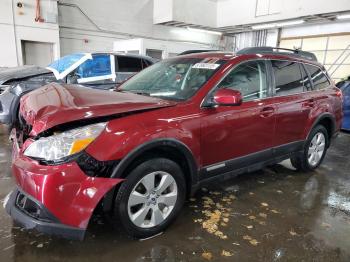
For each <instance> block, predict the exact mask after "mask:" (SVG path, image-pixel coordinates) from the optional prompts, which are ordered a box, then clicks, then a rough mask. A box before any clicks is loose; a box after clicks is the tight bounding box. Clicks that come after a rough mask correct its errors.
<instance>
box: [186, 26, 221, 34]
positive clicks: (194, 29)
mask: <svg viewBox="0 0 350 262" xmlns="http://www.w3.org/2000/svg"><path fill="white" fill-rule="evenodd" d="M187 29H188V30H189V31H192V32H198V33H207V34H213V35H222V33H221V32H218V31H210V30H204V29H198V28H191V27H187Z"/></svg>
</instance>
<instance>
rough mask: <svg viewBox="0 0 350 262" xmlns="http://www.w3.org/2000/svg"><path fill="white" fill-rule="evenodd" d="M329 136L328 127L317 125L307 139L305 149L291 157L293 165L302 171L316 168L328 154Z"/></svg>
mask: <svg viewBox="0 0 350 262" xmlns="http://www.w3.org/2000/svg"><path fill="white" fill-rule="evenodd" d="M328 145H329V138H328V132H327V129H326V128H325V127H324V126H322V125H318V126H316V127H315V128H314V129H313V130H312V131H311V133H310V135H309V138H308V139H307V141H306V143H305V146H304V151H303V152H302V153H300V154H298V155H297V156H295V157H292V158H291V162H292V165H293V166H294V167H295V168H296V169H297V170H300V171H311V170H314V169H316V168H317V167H318V166H319V165H320V164H321V163H322V161H323V158H324V157H325V155H326V152H327V147H328Z"/></svg>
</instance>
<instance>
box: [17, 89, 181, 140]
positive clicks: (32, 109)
mask: <svg viewBox="0 0 350 262" xmlns="http://www.w3.org/2000/svg"><path fill="white" fill-rule="evenodd" d="M173 105H176V102H171V101H165V100H162V99H159V98H154V97H147V96H141V95H137V94H132V93H122V92H111V91H103V90H96V89H90V88H85V87H81V86H76V85H61V84H57V83H51V84H49V85H46V86H44V87H41V88H39V89H36V90H34V91H32V92H30V93H28V94H26V95H24V96H23V97H22V99H21V108H20V112H21V115H22V116H23V118H24V120H25V121H26V122H27V124H29V125H31V126H32V131H31V133H30V135H31V136H36V135H38V134H39V133H41V132H43V131H45V130H47V129H49V128H52V127H54V126H57V125H61V124H64V123H69V122H73V121H77V120H87V119H93V118H98V117H104V116H113V115H118V114H121V113H127V112H137V111H142V110H147V109H156V108H162V107H168V106H173Z"/></svg>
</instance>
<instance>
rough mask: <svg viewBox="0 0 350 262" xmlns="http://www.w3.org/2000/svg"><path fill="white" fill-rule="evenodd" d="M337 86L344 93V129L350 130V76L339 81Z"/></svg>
mask: <svg viewBox="0 0 350 262" xmlns="http://www.w3.org/2000/svg"><path fill="white" fill-rule="evenodd" d="M337 87H338V88H340V89H341V91H342V93H343V111H344V118H343V126H342V129H343V130H347V131H350V76H349V77H348V78H347V79H345V80H343V81H340V82H339V83H337Z"/></svg>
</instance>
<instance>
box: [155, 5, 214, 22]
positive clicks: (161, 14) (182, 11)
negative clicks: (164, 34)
mask: <svg viewBox="0 0 350 262" xmlns="http://www.w3.org/2000/svg"><path fill="white" fill-rule="evenodd" d="M216 16H217V2H216V1H215V0H154V23H155V24H157V23H164V22H169V21H177V22H183V23H187V24H195V25H203V26H209V27H216V25H217V17H216Z"/></svg>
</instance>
